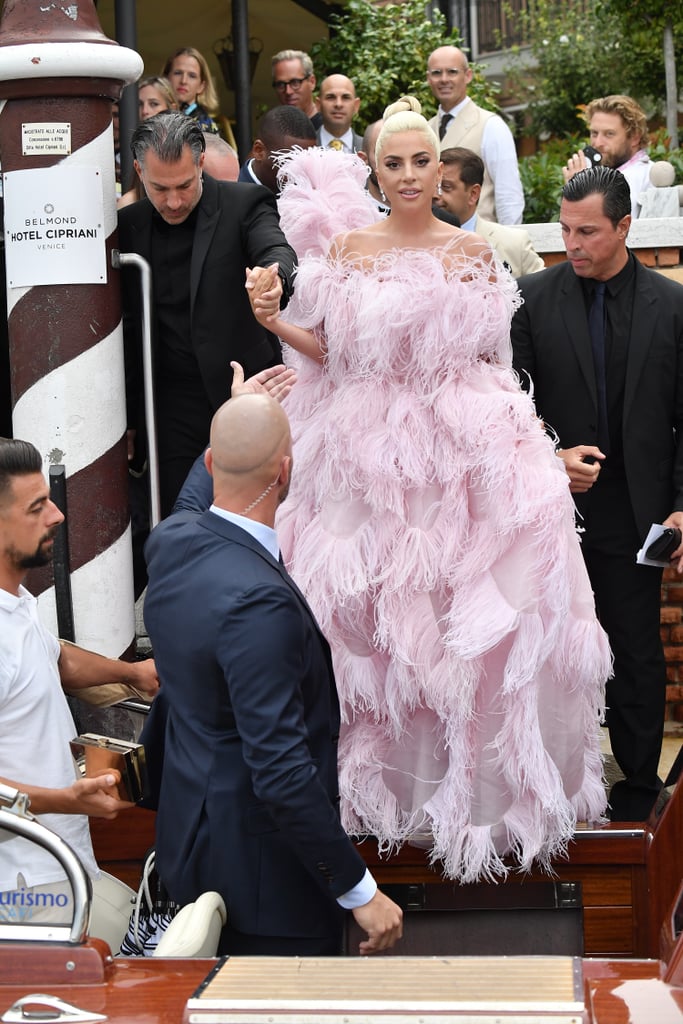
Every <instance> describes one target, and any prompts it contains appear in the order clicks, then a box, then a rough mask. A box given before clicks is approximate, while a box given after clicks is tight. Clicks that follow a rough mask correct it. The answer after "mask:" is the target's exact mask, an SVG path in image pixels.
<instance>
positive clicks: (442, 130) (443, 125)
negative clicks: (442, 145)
mask: <svg viewBox="0 0 683 1024" xmlns="http://www.w3.org/2000/svg"><path fill="white" fill-rule="evenodd" d="M452 120H453V115H452V114H444V115H443V117H442V118H441V121H440V123H439V142H443V137H444V135H445V134H446V129H447V128H448V126H449V124H450V123H451V121H452Z"/></svg>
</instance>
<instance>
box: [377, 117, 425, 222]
mask: <svg viewBox="0 0 683 1024" xmlns="http://www.w3.org/2000/svg"><path fill="white" fill-rule="evenodd" d="M440 170H441V163H440V162H439V160H438V159H437V156H436V152H435V150H434V147H432V146H431V145H430V140H428V139H427V138H426V137H425V135H424V133H423V132H420V131H407V132H395V133H394V134H393V135H390V136H389V137H388V138H386V139H385V140H384V143H383V146H382V151H381V152H380V154H379V159H378V160H377V178H378V180H379V183H380V185H381V187H382V190H383V192H384V193H385V195H386V197H387V199H388V200H389V203H390V204H391V207H392V209H394V208H397V209H398V208H401V207H403V206H405V207H409V206H414V205H422V204H423V203H426V202H428V203H429V204H430V205H431V202H432V197H433V196H434V194H435V192H436V186H437V182H438V181H439V178H440Z"/></svg>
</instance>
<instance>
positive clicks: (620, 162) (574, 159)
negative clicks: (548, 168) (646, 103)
mask: <svg viewBox="0 0 683 1024" xmlns="http://www.w3.org/2000/svg"><path fill="white" fill-rule="evenodd" d="M585 116H586V123H587V124H588V130H589V134H590V146H586V147H585V148H584V149H583V150H582V152H581V153H574V154H573V155H572V156H570V158H569V160H568V161H567V163H566V164H565V166H564V167H563V168H562V173H563V175H564V180H565V181H569V180H570V178H572V177H573V176H574V175H575V174H576V173H577V171H583V170H585V169H586V167H592V166H596V165H597V164H601V165H602V166H603V167H614V168H615V169H616V170H618V171H621V173H622V174H623V175H624V177H625V178H626V180H627V182H628V186H629V188H630V190H631V216H632V218H633V219H634V220H635V218H636V217H638V214H639V213H640V202H639V200H638V197H639V196H640V194H641V192H646V191H647V190H648V189H650V188H654V185H653V184H652V182H651V181H650V169H651V167H652V160H650V157H649V156H648V154H647V144H648V131H647V118H646V117H645V112H644V110H643V109H642V108H641V107H640V106H638V104H637V103H636V101H635V100H633V99H631V97H630V96H621V95H615V96H603V97H602V98H601V99H595V100H591V102H590V103H589V104H588V106H587V107H586V115H585Z"/></svg>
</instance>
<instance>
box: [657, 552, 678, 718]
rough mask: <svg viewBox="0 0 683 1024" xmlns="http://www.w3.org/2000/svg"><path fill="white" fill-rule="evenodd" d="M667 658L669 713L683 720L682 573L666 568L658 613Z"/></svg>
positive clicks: (667, 715)
mask: <svg viewBox="0 0 683 1024" xmlns="http://www.w3.org/2000/svg"><path fill="white" fill-rule="evenodd" d="M659 617H660V622H661V631H662V643H663V644H664V656H665V658H666V679H667V686H666V702H667V707H666V711H667V713H666V717H667V720H668V721H671V722H683V577H681V576H679V575H678V573H677V572H676V571H675V569H665V570H664V578H663V580H662V607H661V611H660V613H659Z"/></svg>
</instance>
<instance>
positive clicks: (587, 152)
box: [583, 146, 602, 167]
mask: <svg viewBox="0 0 683 1024" xmlns="http://www.w3.org/2000/svg"><path fill="white" fill-rule="evenodd" d="M583 154H584V156H585V157H586V159H587V160H588V161H589V162H590V165H591V167H597V166H598V164H599V163H600V161H601V160H602V156H601V154H600V153H598V151H597V149H594V148H593V146H584V147H583Z"/></svg>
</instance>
